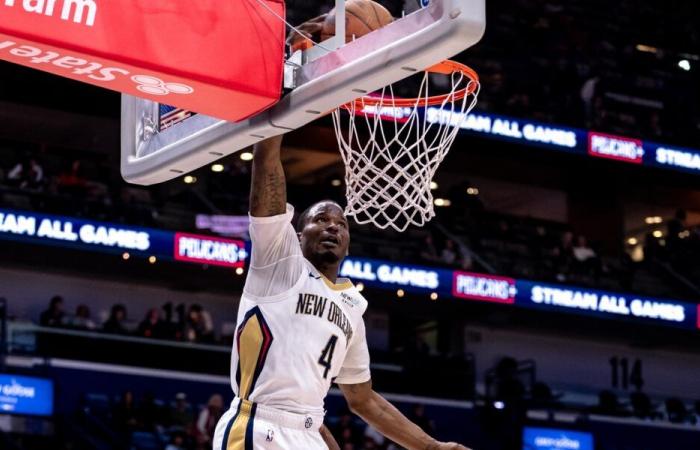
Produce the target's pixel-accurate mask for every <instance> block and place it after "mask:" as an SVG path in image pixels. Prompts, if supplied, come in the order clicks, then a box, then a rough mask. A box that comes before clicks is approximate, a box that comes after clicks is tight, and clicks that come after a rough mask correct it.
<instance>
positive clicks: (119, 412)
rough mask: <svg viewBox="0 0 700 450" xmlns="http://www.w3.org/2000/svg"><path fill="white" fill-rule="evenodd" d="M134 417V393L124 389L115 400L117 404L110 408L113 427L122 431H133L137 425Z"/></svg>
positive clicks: (135, 415)
mask: <svg viewBox="0 0 700 450" xmlns="http://www.w3.org/2000/svg"><path fill="white" fill-rule="evenodd" d="M136 417H137V414H136V407H135V405H134V394H133V392H131V391H124V393H123V394H122V395H121V397H120V398H119V400H118V401H117V404H116V405H115V406H114V408H113V409H112V421H113V422H114V427H115V428H116V429H117V430H119V431H122V432H129V431H133V430H134V429H136V426H137V425H138V420H137V419H136Z"/></svg>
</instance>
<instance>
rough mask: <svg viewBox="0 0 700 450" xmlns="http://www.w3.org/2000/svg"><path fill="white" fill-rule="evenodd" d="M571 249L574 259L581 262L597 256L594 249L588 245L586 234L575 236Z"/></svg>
mask: <svg viewBox="0 0 700 450" xmlns="http://www.w3.org/2000/svg"><path fill="white" fill-rule="evenodd" d="M571 251H572V253H573V255H574V259H575V260H576V261H578V262H581V263H585V262H586V261H588V260H590V259H594V258H596V257H597V255H596V254H595V251H593V249H592V248H591V247H589V246H588V241H587V240H586V236H583V235H579V236H578V237H577V238H576V244H575V245H574V246H573V247H572V248H571Z"/></svg>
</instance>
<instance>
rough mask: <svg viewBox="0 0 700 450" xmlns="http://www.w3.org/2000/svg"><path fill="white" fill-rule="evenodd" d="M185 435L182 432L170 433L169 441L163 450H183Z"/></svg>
mask: <svg viewBox="0 0 700 450" xmlns="http://www.w3.org/2000/svg"><path fill="white" fill-rule="evenodd" d="M184 445H185V436H184V434H183V433H180V432H178V433H172V434H171V435H170V443H169V444H168V446H167V447H165V450H185V447H184Z"/></svg>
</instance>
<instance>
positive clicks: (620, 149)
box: [588, 131, 644, 164]
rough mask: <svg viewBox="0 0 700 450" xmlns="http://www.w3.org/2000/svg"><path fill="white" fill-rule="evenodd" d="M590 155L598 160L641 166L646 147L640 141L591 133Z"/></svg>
mask: <svg viewBox="0 0 700 450" xmlns="http://www.w3.org/2000/svg"><path fill="white" fill-rule="evenodd" d="M588 154H589V155H591V156H596V157H598V158H607V159H614V160H616V161H625V162H630V163H634V164H641V163H642V159H643V158H644V147H643V143H642V141H640V140H638V139H630V138H626V137H621V136H612V135H609V134H603V133H596V132H594V131H591V132H590V133H588Z"/></svg>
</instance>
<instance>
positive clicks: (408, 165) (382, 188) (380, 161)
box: [333, 61, 480, 231]
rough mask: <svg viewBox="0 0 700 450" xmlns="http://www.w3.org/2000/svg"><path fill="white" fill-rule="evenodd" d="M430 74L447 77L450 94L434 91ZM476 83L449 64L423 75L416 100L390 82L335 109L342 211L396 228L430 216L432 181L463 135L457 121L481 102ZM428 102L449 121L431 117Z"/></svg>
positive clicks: (469, 72)
mask: <svg viewBox="0 0 700 450" xmlns="http://www.w3.org/2000/svg"><path fill="white" fill-rule="evenodd" d="M431 76H443V77H447V78H448V79H449V84H450V90H449V92H448V93H445V94H440V95H431V93H430V91H431V88H430V86H431V81H430V77H431ZM479 86H480V85H479V77H478V75H477V74H476V72H474V71H473V70H472V69H470V68H469V67H467V66H465V65H464V64H461V63H458V62H455V61H445V62H443V63H441V64H437V65H435V66H432V67H430V68H428V69H427V70H426V71H425V72H424V73H423V75H422V79H421V82H420V87H419V89H418V95H417V96H416V97H415V98H398V97H396V96H395V95H394V90H395V88H394V86H393V85H389V86H387V87H385V88H383V89H382V90H381V91H378V92H376V93H373V94H369V95H365V96H362V97H360V98H358V99H357V100H355V101H353V102H350V103H348V104H346V105H343V106H341V107H340V108H338V109H336V110H335V111H334V112H333V123H334V126H335V131H336V137H337V139H338V146H339V148H340V153H341V155H342V157H343V162H344V163H345V185H346V192H345V193H346V198H347V206H346V209H345V214H346V215H348V216H350V217H353V218H354V219H355V221H357V222H358V223H360V224H366V223H371V224H373V225H375V226H377V227H379V228H387V227H392V228H394V229H395V230H397V231H404V230H406V228H408V227H409V226H410V225H416V226H423V225H424V224H425V223H426V222H428V221H429V220H430V219H432V218H433V217H434V216H435V210H434V205H433V196H432V192H431V190H430V184H431V182H432V181H433V177H434V175H435V172H436V171H437V169H438V167H439V165H440V163H441V162H442V160H443V159H444V158H445V156H446V155H447V152H448V151H449V149H450V146H451V145H452V143H453V142H454V140H455V138H456V136H457V133H458V132H459V129H460V128H459V125H460V122H459V121H460V120H464V118H465V117H466V115H467V114H469V112H470V111H471V110H472V109H473V108H474V106H475V105H476V101H477V97H478V94H479ZM430 107H432V108H436V109H437V111H438V115H442V116H443V117H448V119H447V120H431V117H432V118H433V119H434V117H433V116H434V115H431V114H428V112H429V111H427V109H428V108H430ZM453 118H457V119H456V120H455V119H453Z"/></svg>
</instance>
